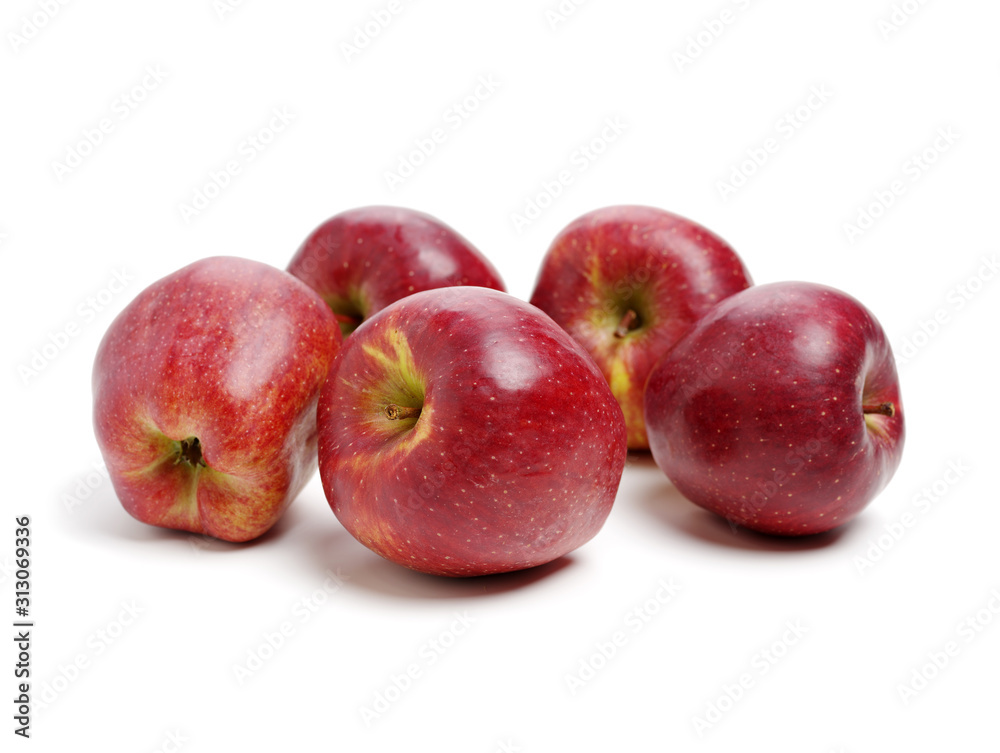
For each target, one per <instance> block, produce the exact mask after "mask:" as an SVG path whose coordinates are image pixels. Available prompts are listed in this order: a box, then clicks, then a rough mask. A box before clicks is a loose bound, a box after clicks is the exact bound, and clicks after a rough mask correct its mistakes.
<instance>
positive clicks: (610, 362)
mask: <svg viewBox="0 0 1000 753" xmlns="http://www.w3.org/2000/svg"><path fill="white" fill-rule="evenodd" d="M751 284H752V282H751V279H750V274H749V273H748V272H747V270H746V267H744V265H743V262H742V260H741V259H740V258H739V256H737V254H736V252H735V251H733V249H732V248H731V247H730V246H729V244H727V243H726V242H725V241H724V240H722V239H721V238H719V237H718V236H717V235H715V234H714V233H712V232H711V231H710V230H707V229H706V228H704V227H702V226H701V225H698V224H697V223H694V222H692V221H691V220H688V219H685V218H684V217H680V216H678V215H675V214H671V213H670V212H665V211H663V210H662V209H656V208H653V207H643V206H611V207H605V208H603V209H597V210H595V211H593V212H590V213H588V214H585V215H583V216H582V217H580V218H579V219H577V220H575V221H573V222H572V223H570V225H568V226H567V227H566V228H565V229H564V230H563V231H562V232H560V233H559V235H558V236H556V238H555V240H554V241H553V242H552V245H551V246H550V247H549V250H548V252H547V254H546V256H545V259H544V261H543V262H542V267H541V270H540V272H539V275H538V279H537V281H536V283H535V289H534V292H533V293H532V296H531V303H533V304H534V305H535V306H538V307H539V308H540V309H542V311H544V312H545V313H547V314H548V315H549V316H551V317H552V318H553V319H554V320H555V321H556V322H557V323H558V324H559V325H560V326H562V327H563V328H564V329H566V331H567V332H569V333H570V334H571V335H572V336H573V338H574V339H576V340H577V341H578V342H579V343H580V344H581V345H583V347H584V348H585V349H586V350H587V352H588V353H590V355H591V356H592V357H593V358H594V360H595V361H596V362H597V364H598V366H599V367H600V368H601V371H602V372H603V373H604V377H605V379H607V381H608V384H610V385H611V391H612V392H613V393H614V395H615V397H616V398H617V400H618V402H619V404H620V405H621V407H622V411H623V412H624V414H625V423H626V425H627V427H628V446H629V449H633V450H645V449H648V447H649V443H648V440H647V438H646V429H645V424H644V422H643V402H642V400H643V389H644V387H645V384H646V379H647V377H648V376H649V372H650V370H651V369H652V368H653V365H654V364H655V363H656V361H657V360H658V359H659V358H660V356H662V355H663V354H664V353H665V352H666V351H667V350H668V349H669V348H670V347H671V346H672V345H673V344H674V343H675V342H677V340H678V339H679V338H680V337H681V335H683V334H684V333H685V332H686V331H687V329H688V328H689V327H690V326H691V325H692V324H693V323H694V322H695V321H697V320H698V318H699V317H701V316H702V315H704V314H705V312H706V311H708V310H709V309H710V308H711V307H712V306H714V305H715V304H716V303H718V302H719V301H721V300H723V299H724V298H726V297H728V296H730V295H733V294H734V293H737V292H739V291H740V290H743V289H745V288H747V287H749V286H750V285H751ZM629 309H632V310H635V311H636V313H637V314H638V318H637V320H636V321H635V323H634V324H635V325H637V326H635V327H634V328H630V329H629V330H627V332H625V333H624V336H619V335H616V330H617V329H618V327H619V324H620V323H621V321H622V318H623V316H624V315H625V314H626V312H627V311H628V310H629ZM619 334H622V333H619Z"/></svg>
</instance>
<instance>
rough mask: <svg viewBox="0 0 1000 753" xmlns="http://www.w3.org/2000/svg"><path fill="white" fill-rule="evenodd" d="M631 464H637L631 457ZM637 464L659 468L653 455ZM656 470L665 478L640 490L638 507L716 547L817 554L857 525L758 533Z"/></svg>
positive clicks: (848, 524)
mask: <svg viewBox="0 0 1000 753" xmlns="http://www.w3.org/2000/svg"><path fill="white" fill-rule="evenodd" d="M629 462H630V463H632V462H633V458H632V456H631V455H630V456H629ZM635 465H636V466H638V467H642V468H646V467H652V468H656V464H655V463H654V462H653V460H652V457H651V456H649V458H648V462H647V461H646V459H645V458H642V457H639V458H636V460H635ZM656 470H657V472H658V473H659V474H660V476H661V478H660V479H658V480H656V481H651V482H650V483H649V484H647V485H645V486H643V487H642V488H641V489H639V490H637V493H636V495H635V497H636V502H637V507H638V508H639V509H641V510H642V511H643V512H644V513H646V514H647V515H648V516H649V517H651V518H653V519H654V520H656V521H658V522H659V523H660V524H661V525H664V526H667V527H669V528H672V529H674V530H677V531H681V532H682V533H684V534H687V535H689V536H691V537H693V538H695V539H698V540H700V541H703V542H705V543H708V544H712V545H715V546H720V547H728V548H731V549H743V550H747V551H757V552H799V551H815V550H819V549H824V548H826V547H829V546H832V545H834V544H836V543H837V541H839V540H840V538H841V537H842V536H843V535H844V533H845V532H846V531H847V530H848V529H849V528H850V527H851V526H852V525H853V521H851V522H848V523H845V524H844V525H842V526H839V527H838V528H835V529H833V530H832V531H826V532H824V533H817V534H811V535H808V536H773V535H770V534H765V533H758V532H757V531H752V530H750V529H749V528H744V527H743V526H740V525H738V524H736V523H733V522H732V521H729V520H727V519H725V518H723V517H721V516H720V515H716V514H715V513H713V512H709V511H708V510H705V509H704V508H701V507H699V506H698V505H696V504H694V503H693V502H691V501H690V500H688V499H687V498H686V497H685V496H684V495H683V494H681V493H680V492H679V491H678V490H677V488H676V487H675V486H674V485H673V484H672V483H670V480H669V479H668V478H667V477H666V476H665V475H663V474H662V472H660V471H659V469H658V468H656Z"/></svg>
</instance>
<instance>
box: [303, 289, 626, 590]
mask: <svg viewBox="0 0 1000 753" xmlns="http://www.w3.org/2000/svg"><path fill="white" fill-rule="evenodd" d="M318 420H319V469H320V477H321V478H322V480H323V488H324V490H325V492H326V496H327V499H328V500H329V502H330V506H331V507H332V508H333V511H334V513H336V515H337V517H338V518H339V519H340V521H341V523H343V524H344V526H345V527H346V528H347V530H348V531H350V532H351V534H353V535H354V537H355V538H357V539H358V540H359V541H361V542H362V543H363V544H365V545H366V546H367V547H368V548H370V549H371V550H373V551H374V552H376V553H378V554H380V555H382V556H383V557H385V558H386V559H389V560H391V561H393V562H396V563H399V564H400V565H405V566H406V567H409V568H412V569H414V570H419V571H421V572H425V573H435V574H439V575H450V576H470V575H483V574H487V573H498V572H505V571H510V570H519V569H522V568H527V567H532V566H534V565H541V564H543V563H546V562H550V561H552V560H554V559H556V558H558V557H560V556H562V555H564V554H566V553H567V552H570V551H572V550H574V549H576V548H577V547H579V546H581V545H582V544H584V543H585V542H587V541H589V540H590V539H591V538H592V537H593V536H594V535H595V534H596V533H597V532H598V530H599V529H600V528H601V526H602V524H603V523H604V520H605V518H606V517H607V516H608V513H609V512H610V510H611V505H612V502H613V501H614V498H615V494H616V492H617V489H618V483H619V481H620V480H621V474H622V470H623V468H624V464H625V455H626V447H625V423H624V420H623V418H622V413H621V410H620V409H619V407H618V405H617V403H616V402H615V399H614V396H613V395H612V394H611V392H610V390H609V389H608V385H607V383H606V382H605V381H604V378H603V377H602V376H601V373H600V371H599V370H598V369H597V367H596V366H595V364H594V363H593V361H592V360H591V359H590V357H589V356H588V355H587V353H586V352H585V351H584V350H583V349H582V348H581V347H580V346H579V345H578V344H577V343H576V342H575V341H573V339H572V338H570V337H569V335H567V334H566V333H565V332H564V331H563V330H562V329H560V328H559V327H558V326H557V325H556V324H555V322H553V321H552V320H551V319H549V318H548V317H547V316H545V315H544V314H543V313H542V312H541V311H539V310H538V309H537V308H534V307H533V306H530V305H529V304H527V303H524V302H523V301H519V300H517V299H516V298H514V297H512V296H510V295H507V294H506V293H501V292H498V291H494V290H487V289H485V288H478V287H453V288H441V289H438V290H430V291H425V292H422V293H417V294H415V295H412V296H409V297H407V298H404V299H402V300H400V301H397V302H396V303H394V304H392V305H390V306H388V307H386V308H385V309H383V310H382V311H380V312H379V313H377V314H376V315H375V316H373V317H371V318H370V319H369V320H368V321H366V322H365V323H364V324H362V325H361V326H360V327H359V328H358V329H357V330H356V331H355V332H354V334H353V335H351V336H350V337H349V338H348V339H347V340H346V341H345V343H344V348H343V350H342V351H341V354H340V356H339V357H338V358H337V360H336V361H335V362H334V365H333V367H332V369H331V371H330V376H329V378H328V380H327V382H326V385H325V386H324V387H323V391H322V393H321V396H320V407H319V419H318Z"/></svg>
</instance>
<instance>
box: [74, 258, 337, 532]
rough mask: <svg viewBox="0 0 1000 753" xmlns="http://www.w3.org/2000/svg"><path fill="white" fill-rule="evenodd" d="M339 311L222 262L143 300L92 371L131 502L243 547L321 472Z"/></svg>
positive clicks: (104, 447) (200, 266)
mask: <svg viewBox="0 0 1000 753" xmlns="http://www.w3.org/2000/svg"><path fill="white" fill-rule="evenodd" d="M340 339H341V336H340V330H339V328H338V327H337V323H336V320H335V319H334V317H333V315H332V314H331V312H330V310H329V309H328V308H327V307H326V306H325V305H324V304H323V301H322V300H321V299H320V298H319V296H317V295H316V294H315V293H314V292H313V291H312V290H310V289H309V288H308V287H307V286H306V285H305V284H303V283H302V282H300V281H299V280H297V279H295V278H294V277H292V276H291V275H290V274H288V273H287V272H283V271H281V270H279V269H275V268H274V267H270V266H268V265H266V264H261V263H258V262H255V261H250V260H247V259H238V258H233V257H214V258H210V259H204V260H202V261H198V262H195V263H194V264H190V265H189V266H187V267H184V268H183V269H181V270H179V271H177V272H174V273H173V274H171V275H168V276H167V277H164V278H163V279H161V280H159V281H157V282H155V283H153V284H152V285H150V286H149V287H148V288H146V289H145V290H143V291H142V292H141V293H139V295H138V296H137V297H136V298H135V300H133V301H132V302H131V303H130V304H129V305H128V306H127V307H126V308H125V309H124V311H122V312H121V314H119V315H118V317H117V318H116V319H115V320H114V321H113V322H112V324H111V327H110V328H109V329H108V331H107V333H106V334H105V335H104V339H103V340H102V341H101V344H100V347H99V349H98V351H97V357H96V360H95V363H94V373H93V391H94V430H95V433H96V435H97V442H98V444H99V445H100V449H101V454H102V455H103V456H104V461H105V463H106V465H107V468H108V473H109V475H110V477H111V481H112V483H113V485H114V488H115V491H116V492H117V494H118V498H119V500H121V503H122V505H123V506H124V507H125V509H126V510H128V512H129V513H131V514H132V515H133V516H134V517H136V518H138V519H139V520H141V521H144V522H146V523H150V524H152V525H156V526H162V527H164V528H175V529H179V530H182V531H192V532H195V533H201V534H207V535H210V536H214V537H216V538H219V539H225V540H226V541H247V540H249V539H253V538H256V537H257V536H260V535H261V534H262V533H264V532H265V531H267V530H268V529H269V528H270V527H271V526H272V525H274V523H275V522H277V520H278V518H279V517H280V516H281V514H282V512H284V510H285V508H286V507H287V506H288V505H289V503H290V502H291V501H292V500H293V499H294V498H295V496H296V495H297V494H298V493H299V491H300V490H301V489H302V487H303V486H304V485H305V483H306V482H307V481H308V480H309V478H310V477H311V476H312V474H313V473H314V472H315V470H316V405H317V401H318V398H319V390H320V387H321V385H322V384H323V381H324V379H325V378H326V375H327V372H328V370H329V366H330V362H331V361H332V360H333V357H334V356H335V355H336V353H337V351H338V349H339V347H340Z"/></svg>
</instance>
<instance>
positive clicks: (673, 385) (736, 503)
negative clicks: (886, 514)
mask: <svg viewBox="0 0 1000 753" xmlns="http://www.w3.org/2000/svg"><path fill="white" fill-rule="evenodd" d="M645 411H646V413H645V415H646V427H647V430H648V431H649V444H650V449H651V450H652V453H653V459H654V460H655V461H656V463H657V465H659V466H660V468H662V469H663V471H664V472H665V473H666V474H667V476H668V477H669V478H670V480H671V481H672V482H673V483H674V485H675V486H676V487H677V489H678V490H679V491H680V492H681V493H682V494H683V495H684V496H685V497H687V498H688V499H690V500H691V501H692V502H694V503H696V504H698V505H701V506H702V507H704V508H706V509H708V510H711V511H712V512H715V513H718V514H719V515H722V516H724V517H726V518H728V519H729V520H730V521H732V522H734V523H737V524H739V525H742V526H745V527H747V528H751V529H753V530H756V531H761V532H764V533H772V534H782V535H789V536H794V535H800V534H810V533H820V532H822V531H827V530H829V529H831V528H834V527H836V526H839V525H841V524H843V523H846V522H847V521H849V520H850V519H851V518H853V517H854V516H855V515H857V514H858V513H859V512H860V511H861V509H862V508H864V507H865V505H867V504H868V503H869V502H870V501H871V500H872V499H873V498H874V497H875V496H876V495H877V494H878V493H879V492H880V491H881V490H882V489H883V487H885V485H886V484H887V483H888V482H889V479H890V478H892V475H893V473H894V472H895V470H896V467H897V466H898V465H899V461H900V457H901V455H902V451H903V437H904V422H903V405H902V403H901V402H900V397H899V380H898V377H897V375H896V364H895V361H894V359H893V356H892V349H891V348H890V346H889V341H888V339H887V338H886V335H885V332H883V330H882V327H881V326H880V325H879V323H878V321H877V320H876V319H875V317H874V316H873V315H872V313H871V312H870V311H869V310H868V309H866V308H865V307H864V306H863V305H861V303H859V302H858V301H857V300H855V299H854V298H852V297H851V296H849V295H847V294H846V293H842V292H840V291H838V290H834V289H833V288H828V287H825V286H823V285H815V284H812V283H806V282H780V283H772V284H769V285H759V286H757V287H753V288H750V289H749V290H745V291H743V292H742V293H737V294H736V295H734V296H732V297H731V298H727V299H726V300H725V301H723V302H722V303H720V304H719V305H718V306H716V307H715V308H714V309H712V310H711V311H710V312H709V313H708V314H706V315H705V316H704V317H703V318H702V319H701V320H700V321H698V322H697V323H696V324H695V325H694V326H693V327H692V328H691V330H690V331H689V332H688V333H687V334H686V335H685V336H684V337H683V338H682V339H681V340H680V341H679V342H678V343H677V344H676V345H675V346H674V347H673V349H672V350H670V351H669V352H668V353H667V354H666V355H665V356H664V357H663V359H662V360H661V361H660V362H659V363H658V364H657V365H656V367H655V368H654V369H653V371H652V373H651V374H650V376H649V382H648V384H647V386H646V407H645Z"/></svg>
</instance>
